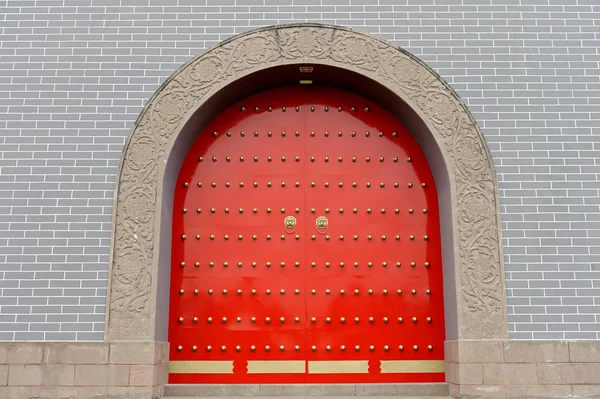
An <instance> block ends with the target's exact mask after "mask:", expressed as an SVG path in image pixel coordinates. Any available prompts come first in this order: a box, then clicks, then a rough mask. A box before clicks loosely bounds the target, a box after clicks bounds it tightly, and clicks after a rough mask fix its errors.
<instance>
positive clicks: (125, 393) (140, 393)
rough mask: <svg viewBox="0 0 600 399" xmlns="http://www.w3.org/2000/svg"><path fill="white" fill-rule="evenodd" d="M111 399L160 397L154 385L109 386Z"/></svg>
mask: <svg viewBox="0 0 600 399" xmlns="http://www.w3.org/2000/svg"><path fill="white" fill-rule="evenodd" d="M107 390H108V395H107V397H108V398H110V399H150V398H159V397H160V396H158V395H155V392H156V390H155V389H154V388H153V387H108V388H107Z"/></svg>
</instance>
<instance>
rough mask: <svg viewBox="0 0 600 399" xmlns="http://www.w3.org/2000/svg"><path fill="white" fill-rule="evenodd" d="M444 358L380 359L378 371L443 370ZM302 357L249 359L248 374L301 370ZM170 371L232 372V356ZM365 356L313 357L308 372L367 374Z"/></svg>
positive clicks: (176, 366)
mask: <svg viewBox="0 0 600 399" xmlns="http://www.w3.org/2000/svg"><path fill="white" fill-rule="evenodd" d="M445 370H446V368H445V362H444V361H443V360H382V361H381V374H390V373H443V372H444V371H445ZM305 372H306V362H305V361H304V360H250V361H248V374H303V373H305ZM169 373H171V374H233V361H232V360H196V361H172V362H169ZM368 373H369V361H368V360H315V361H309V362H308V374H368Z"/></svg>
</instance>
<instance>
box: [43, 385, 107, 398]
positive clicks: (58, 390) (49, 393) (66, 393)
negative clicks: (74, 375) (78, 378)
mask: <svg viewBox="0 0 600 399" xmlns="http://www.w3.org/2000/svg"><path fill="white" fill-rule="evenodd" d="M42 392H43V394H44V395H43V396H42V398H43V399H50V398H52V399H88V398H89V399H101V398H102V399H104V398H106V395H107V394H108V387H66V386H65V387H43V388H42ZM111 399H113V398H111Z"/></svg>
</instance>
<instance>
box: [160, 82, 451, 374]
mask: <svg viewBox="0 0 600 399" xmlns="http://www.w3.org/2000/svg"><path fill="white" fill-rule="evenodd" d="M338 107H341V108H338ZM367 109H368V110H367ZM215 132H216V133H215ZM339 132H341V134H340V133H339ZM353 132H355V133H353ZM379 132H383V135H382V136H380V135H379ZM199 157H202V159H199ZM213 157H215V158H213ZM255 157H256V158H255ZM269 157H270V158H269ZM313 157H314V159H313ZM326 157H328V158H327V159H326ZM340 157H341V160H340V159H339V158H340ZM354 157H355V159H354V160H353V158H354ZM367 157H369V158H370V159H369V160H368V161H367ZM380 157H383V159H382V160H381V161H380ZM409 158H410V161H409ZM382 182H383V183H384V186H383V187H381V185H380V184H381V183H382ZM199 183H201V184H200V186H199V185H198V184H199ZM213 183H214V187H213ZM240 183H242V184H240ZM282 183H284V184H282ZM340 183H342V184H341V185H340ZM353 183H356V186H353ZM367 183H370V186H369V187H367ZM423 183H425V186H424V187H423V186H422V184H423ZM409 184H412V185H411V186H410V187H409ZM355 208H356V212H355V211H354V209H355ZM368 209H370V212H368ZM382 209H385V212H382ZM396 209H397V210H398V211H397V212H396ZM411 209H412V212H411ZM424 209H426V211H424ZM319 216H321V217H325V218H327V222H328V225H327V228H326V229H325V228H317V225H316V220H317V218H318V217H319ZM286 217H293V218H295V221H296V223H295V225H294V226H291V225H290V226H289V227H286V226H285V225H284V220H285V218H286ZM184 235H185V239H184ZM211 236H212V237H211ZM354 236H357V237H356V239H354ZM369 236H370V239H369ZM382 236H385V239H382ZM396 236H399V239H398V240H397V239H396ZM411 236H414V239H411ZM425 236H427V240H425V239H424V237H425ZM181 262H184V264H183V265H182V263H181ZM425 262H428V263H427V266H428V267H426V263H425ZM181 290H183V291H181ZM196 290H197V291H196ZM210 290H212V291H210ZM224 290H226V291H224ZM238 290H241V291H239V292H238ZM252 290H255V291H254V292H253V291H252ZM282 290H283V291H282ZM313 290H314V292H313ZM327 290H328V291H327ZM341 290H343V293H342V291H341ZM355 290H358V291H357V292H356V293H355ZM369 290H372V292H371V293H369ZM384 290H387V294H384ZM398 290H402V291H401V293H398ZM412 290H415V293H414V294H412V293H411V291H412ZM427 290H429V291H427ZM170 301H171V302H170V321H169V323H170V324H169V341H170V342H171V354H170V359H171V364H170V375H169V381H170V382H171V383H275V382H289V383H303V382H333V383H335V382H404V381H412V382H422V381H443V380H444V374H443V341H444V337H445V333H444V320H443V316H444V313H443V296H442V269H441V242H440V236H439V215H438V207H437V193H436V190H435V184H434V181H433V178H432V176H431V172H430V170H429V167H428V165H427V161H426V159H425V157H424V155H423V154H422V152H421V151H420V149H419V147H418V145H417V144H416V142H415V141H414V139H413V138H412V137H411V136H410V134H409V133H408V132H407V131H406V130H405V129H404V128H403V127H402V125H401V124H400V123H399V122H398V121H396V120H395V119H394V118H393V117H392V116H391V115H390V114H389V113H387V112H386V111H385V110H383V109H382V108H380V107H378V106H377V105H375V104H373V103H371V102H370V101H368V100H366V99H364V98H362V97H360V96H357V95H354V94H351V93H348V92H343V91H340V90H337V89H332V88H322V87H287V88H280V89H275V90H270V91H267V92H264V93H260V94H257V95H255V96H253V97H251V98H248V99H246V100H244V101H242V102H240V103H238V104H235V105H233V106H232V107H230V108H228V109H227V110H225V111H224V112H223V113H222V114H220V115H219V116H217V117H216V118H215V119H214V120H213V121H212V122H210V123H209V125H208V126H207V127H206V128H205V129H203V131H202V132H201V133H200V134H199V136H198V139H197V140H196V142H195V143H194V145H193V146H192V148H191V149H190V151H189V153H188V155H187V157H186V159H185V160H184V163H183V165H182V168H181V172H180V175H179V178H178V181H177V189H176V191H175V199H174V212H173V242H172V269H171V295H170ZM399 317H401V318H402V322H399V321H398V318H399ZM413 317H416V321H415V322H413V321H412V320H413ZM195 318H196V319H195ZM238 318H239V319H238ZM253 318H254V319H253ZM282 318H283V319H282ZM313 318H314V321H313ZM328 318H329V319H328ZM341 318H344V319H343V320H342V319H341ZM355 318H358V320H355ZM369 318H372V321H370V320H369ZM384 318H387V322H386V321H385V320H384ZM427 318H430V319H429V321H427V320H428V319H427ZM357 345H358V346H359V348H356V346H357ZM401 345H402V350H401V349H399V348H400V346H401ZM415 345H416V349H413V347H414V346H415ZM429 345H431V350H429V349H428V346H429ZM342 346H343V347H342ZM371 346H373V348H372V349H371ZM440 361H441V362H440Z"/></svg>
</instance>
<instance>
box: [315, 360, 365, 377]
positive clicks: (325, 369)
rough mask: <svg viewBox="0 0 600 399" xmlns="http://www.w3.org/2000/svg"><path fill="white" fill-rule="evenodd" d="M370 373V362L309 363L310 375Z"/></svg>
mask: <svg viewBox="0 0 600 399" xmlns="http://www.w3.org/2000/svg"><path fill="white" fill-rule="evenodd" d="M363 373H367V374H368V373H369V361H368V360H322V361H319V360H315V361H310V362H308V374H363Z"/></svg>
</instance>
